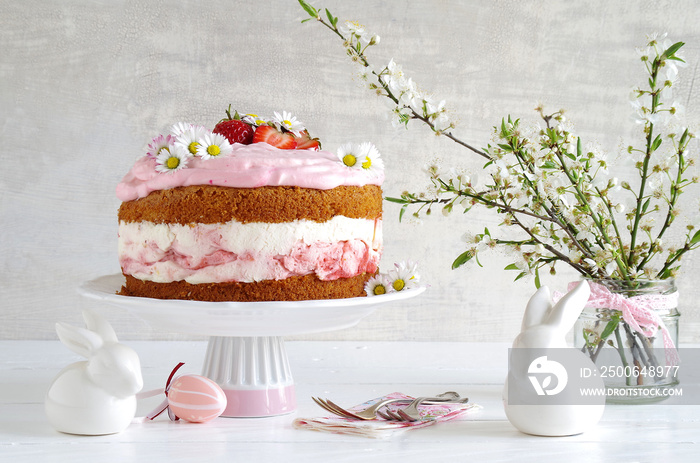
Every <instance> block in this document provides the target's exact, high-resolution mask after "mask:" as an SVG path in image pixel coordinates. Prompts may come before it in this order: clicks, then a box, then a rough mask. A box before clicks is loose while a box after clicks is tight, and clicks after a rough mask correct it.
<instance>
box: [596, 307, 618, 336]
mask: <svg viewBox="0 0 700 463" xmlns="http://www.w3.org/2000/svg"><path fill="white" fill-rule="evenodd" d="M619 323H620V314H618V313H616V314H615V315H613V316H612V318H611V319H610V321H609V322H608V324H607V325H605V328H603V332H602V333H600V339H603V340H605V339H607V338H608V336H610V335H611V334H612V332H613V331H615V328H617V325H618V324H619Z"/></svg>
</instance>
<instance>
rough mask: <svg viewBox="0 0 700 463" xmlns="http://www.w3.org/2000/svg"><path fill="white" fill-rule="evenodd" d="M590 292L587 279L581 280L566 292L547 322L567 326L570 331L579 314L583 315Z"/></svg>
mask: <svg viewBox="0 0 700 463" xmlns="http://www.w3.org/2000/svg"><path fill="white" fill-rule="evenodd" d="M590 294H591V289H590V287H589V286H588V282H587V281H585V280H583V281H581V282H580V283H579V284H578V285H576V287H575V288H574V289H572V290H571V291H569V292H568V293H567V294H565V295H564V297H562V298H561V299H560V300H559V302H557V304H556V305H555V306H554V308H553V309H552V311H551V312H550V313H549V314H548V316H547V320H546V321H545V323H546V324H547V325H552V326H557V327H560V328H566V330H567V331H568V330H569V329H571V328H572V327H573V326H574V324H575V323H576V320H577V319H578V317H579V315H581V311H582V310H583V308H584V307H585V306H586V302H588V296H590Z"/></svg>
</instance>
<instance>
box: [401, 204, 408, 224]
mask: <svg viewBox="0 0 700 463" xmlns="http://www.w3.org/2000/svg"><path fill="white" fill-rule="evenodd" d="M407 207H408V204H404V205H403V207H402V208H401V210H400V211H399V222H401V219H403V215H404V214H405V213H406V208H407Z"/></svg>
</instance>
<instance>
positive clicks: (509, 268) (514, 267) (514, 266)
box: [503, 264, 520, 270]
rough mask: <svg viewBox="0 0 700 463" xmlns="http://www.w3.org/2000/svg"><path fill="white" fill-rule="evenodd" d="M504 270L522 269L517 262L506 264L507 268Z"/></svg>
mask: <svg viewBox="0 0 700 463" xmlns="http://www.w3.org/2000/svg"><path fill="white" fill-rule="evenodd" d="M503 270H520V268H518V266H517V265H515V264H510V265H506V268H504V269H503Z"/></svg>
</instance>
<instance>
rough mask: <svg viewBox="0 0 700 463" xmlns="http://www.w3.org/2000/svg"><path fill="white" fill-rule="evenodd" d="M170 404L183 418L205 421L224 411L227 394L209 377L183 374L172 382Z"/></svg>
mask: <svg viewBox="0 0 700 463" xmlns="http://www.w3.org/2000/svg"><path fill="white" fill-rule="evenodd" d="M168 405H169V406H170V410H172V411H173V413H175V415H177V416H178V417H179V418H180V419H182V420H185V421H189V422H191V423H205V422H207V421H210V420H213V419H214V418H216V417H218V416H220V415H221V414H222V413H223V412H224V410H225V409H226V395H225V394H224V391H223V390H222V389H221V387H219V385H218V384H216V383H215V382H214V381H212V380H211V379H209V378H205V377H204V376H199V375H182V376H178V377H177V378H175V379H174V380H173V382H172V383H171V384H170V390H169V391H168Z"/></svg>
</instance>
